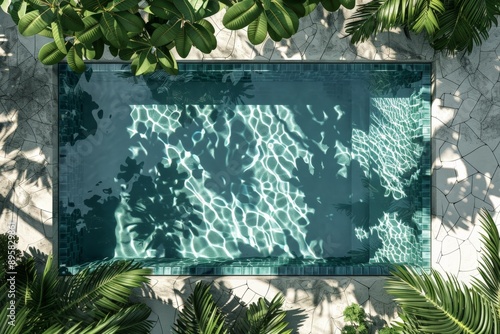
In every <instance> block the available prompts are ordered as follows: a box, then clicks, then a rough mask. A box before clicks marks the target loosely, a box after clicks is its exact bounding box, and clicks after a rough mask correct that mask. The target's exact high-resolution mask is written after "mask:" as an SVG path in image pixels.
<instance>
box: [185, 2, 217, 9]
mask: <svg viewBox="0 0 500 334" xmlns="http://www.w3.org/2000/svg"><path fill="white" fill-rule="evenodd" d="M188 1H189V3H190V4H191V7H192V8H193V10H194V11H195V12H197V11H199V10H200V9H201V8H205V7H207V5H208V3H209V2H216V1H209V0H188Z"/></svg>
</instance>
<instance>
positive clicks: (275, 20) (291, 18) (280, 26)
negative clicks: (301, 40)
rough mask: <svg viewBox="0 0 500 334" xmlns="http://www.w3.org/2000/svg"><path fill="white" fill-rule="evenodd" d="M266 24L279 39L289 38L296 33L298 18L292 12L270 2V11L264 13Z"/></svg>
mask: <svg viewBox="0 0 500 334" xmlns="http://www.w3.org/2000/svg"><path fill="white" fill-rule="evenodd" d="M266 16H267V23H268V24H269V26H271V27H272V28H273V30H274V31H275V32H276V33H277V34H278V35H279V36H281V38H290V37H291V36H292V35H293V34H295V33H296V32H297V29H298V27H299V18H298V17H297V14H295V13H294V12H293V11H292V10H290V9H287V8H286V7H284V6H282V5H281V4H279V3H276V2H272V3H271V9H270V10H268V11H266Z"/></svg>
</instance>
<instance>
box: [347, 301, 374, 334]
mask: <svg viewBox="0 0 500 334" xmlns="http://www.w3.org/2000/svg"><path fill="white" fill-rule="evenodd" d="M344 320H345V321H346V322H347V323H348V324H347V325H345V326H344V328H342V334H368V321H367V320H366V313H365V310H364V309H363V308H362V307H361V306H360V305H359V304H351V305H349V306H347V307H346V308H345V309H344Z"/></svg>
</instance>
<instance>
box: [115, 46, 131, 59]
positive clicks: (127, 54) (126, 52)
mask: <svg viewBox="0 0 500 334" xmlns="http://www.w3.org/2000/svg"><path fill="white" fill-rule="evenodd" d="M134 53H135V50H132V49H129V48H126V49H121V50H119V51H118V57H120V59H121V60H130V59H132V56H133V55H134Z"/></svg>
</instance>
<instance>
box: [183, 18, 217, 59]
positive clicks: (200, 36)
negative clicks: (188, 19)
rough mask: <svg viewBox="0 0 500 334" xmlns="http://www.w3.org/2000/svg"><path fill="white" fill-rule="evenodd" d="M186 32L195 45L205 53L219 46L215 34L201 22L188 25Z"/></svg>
mask: <svg viewBox="0 0 500 334" xmlns="http://www.w3.org/2000/svg"><path fill="white" fill-rule="evenodd" d="M186 32H187V35H188V37H189V39H190V40H191V42H193V45H194V46H195V47H196V48H198V49H199V50H200V51H201V52H203V53H210V52H212V50H213V49H215V48H216V47H217V40H216V39H215V36H214V35H213V34H212V33H211V32H209V31H208V30H207V29H206V28H205V27H203V26H202V25H201V24H198V23H193V24H190V25H187V27H186Z"/></svg>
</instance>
